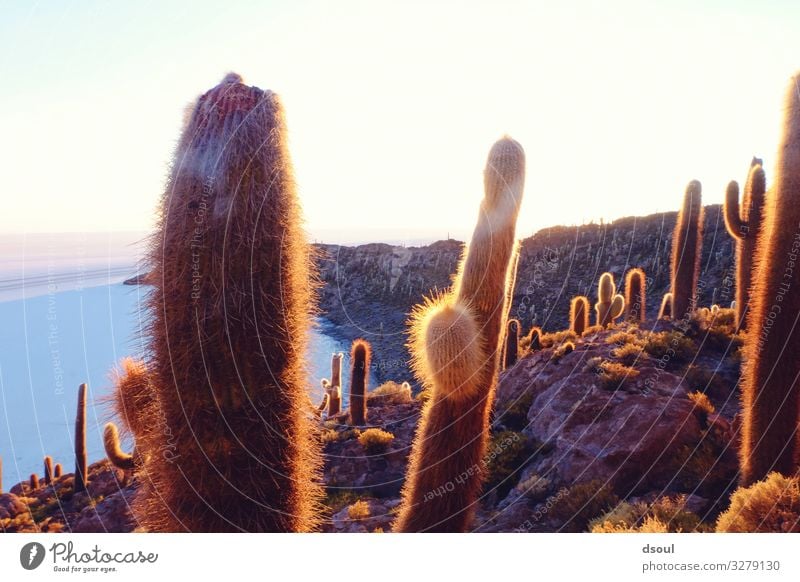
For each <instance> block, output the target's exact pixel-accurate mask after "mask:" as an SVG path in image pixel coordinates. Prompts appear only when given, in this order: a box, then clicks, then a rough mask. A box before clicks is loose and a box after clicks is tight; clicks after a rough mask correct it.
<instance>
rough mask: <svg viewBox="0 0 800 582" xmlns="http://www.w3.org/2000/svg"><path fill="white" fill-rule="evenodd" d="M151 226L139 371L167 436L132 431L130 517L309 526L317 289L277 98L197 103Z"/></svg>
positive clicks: (226, 86)
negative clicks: (145, 353) (136, 474)
mask: <svg viewBox="0 0 800 582" xmlns="http://www.w3.org/2000/svg"><path fill="white" fill-rule="evenodd" d="M159 216H160V219H159V224H158V225H157V231H156V235H155V236H154V237H153V241H152V250H151V253H150V262H151V264H152V270H151V277H150V278H151V281H152V282H153V292H152V294H151V296H150V298H149V309H150V313H151V316H152V323H151V328H150V338H149V346H148V347H149V352H150V353H151V354H152V356H151V361H149V362H148V375H149V376H150V380H151V384H152V386H153V393H154V399H155V402H156V403H157V407H158V409H159V411H160V412H159V413H158V414H157V422H160V423H161V425H162V426H156V427H155V428H154V429H152V430H146V431H144V433H143V435H141V436H142V437H143V438H140V435H139V434H135V438H136V443H137V450H139V449H141V451H140V454H141V457H142V459H143V463H144V466H143V473H144V474H146V475H147V476H148V479H147V480H144V481H145V482H144V483H143V484H142V486H141V487H140V489H139V491H138V492H137V496H136V500H135V502H134V507H133V509H134V514H135V517H136V519H137V521H138V522H139V523H140V524H141V525H142V527H143V528H144V529H147V530H150V531H161V532H164V531H196V532H238V531H252V532H288V531H308V530H311V529H314V528H315V527H316V525H317V523H318V519H319V518H318V515H319V511H318V507H319V501H320V499H321V494H322V492H321V488H320V487H319V485H318V481H319V479H318V475H319V467H320V462H321V461H320V460H321V454H320V443H319V440H318V439H317V438H316V435H315V433H314V429H313V427H312V424H311V416H310V415H309V414H308V396H307V394H306V386H305V373H304V365H303V359H304V357H305V354H306V344H307V340H308V334H309V330H310V325H311V316H310V311H311V310H312V308H313V285H312V281H311V277H310V276H309V264H308V262H309V247H308V244H307V242H306V240H305V236H304V234H303V230H302V226H301V217H300V208H299V203H298V200H297V195H296V193H295V183H294V177H293V171H292V164H291V160H290V156H289V152H288V147H287V135H286V124H285V119H284V113H283V106H282V104H281V101H280V99H279V98H278V96H277V95H275V94H274V93H272V92H271V91H263V90H261V89H259V88H257V87H250V86H247V85H245V84H244V83H243V82H242V79H241V77H239V76H238V75H236V74H230V75H228V76H226V77H225V79H223V81H222V82H221V83H220V84H219V85H217V86H216V87H214V88H212V89H211V90H210V91H208V92H206V93H205V94H203V95H202V96H200V97H199V98H198V100H197V102H196V103H195V105H194V108H193V109H192V111H191V112H190V114H189V115H188V116H187V118H186V123H185V127H184V130H183V133H182V135H181V138H180V140H179V142H178V146H177V150H176V152H175V161H174V164H173V166H172V169H171V174H170V176H169V180H168V184H167V188H166V190H165V193H164V195H163V197H162V201H161V209H160V212H159ZM198 322H202V324H198ZM165 447H167V448H166V449H165ZM167 452H169V454H166V453H167Z"/></svg>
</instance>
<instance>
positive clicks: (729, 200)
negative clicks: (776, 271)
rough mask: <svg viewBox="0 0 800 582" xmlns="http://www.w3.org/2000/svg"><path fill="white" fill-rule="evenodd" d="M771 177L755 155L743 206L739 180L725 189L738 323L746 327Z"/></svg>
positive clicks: (739, 327)
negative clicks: (734, 265) (733, 256)
mask: <svg viewBox="0 0 800 582" xmlns="http://www.w3.org/2000/svg"><path fill="white" fill-rule="evenodd" d="M766 189H767V180H766V177H765V176H764V169H763V168H762V167H761V163H760V160H758V159H756V158H753V161H752V163H751V164H750V171H749V174H748V176H747V184H746V185H745V188H744V197H743V198H742V206H741V208H740V207H739V184H737V183H736V182H731V183H730V184H728V189H727V191H726V193H725V226H726V228H727V229H728V233H729V234H730V235H731V236H732V237H733V238H734V239H735V240H736V304H737V305H738V306H739V307H738V308H737V309H736V326H737V329H745V326H746V315H747V307H748V305H749V304H750V286H751V281H752V279H753V268H754V265H753V257H754V256H755V252H756V237H757V236H758V232H759V230H760V229H761V217H762V213H763V207H764V200H765V196H764V194H765V192H766Z"/></svg>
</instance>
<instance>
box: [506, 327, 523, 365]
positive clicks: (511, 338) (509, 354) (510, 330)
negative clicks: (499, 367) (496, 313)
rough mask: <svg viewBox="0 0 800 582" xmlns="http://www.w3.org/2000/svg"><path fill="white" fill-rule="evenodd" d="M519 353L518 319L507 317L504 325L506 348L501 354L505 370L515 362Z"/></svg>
mask: <svg viewBox="0 0 800 582" xmlns="http://www.w3.org/2000/svg"><path fill="white" fill-rule="evenodd" d="M518 355H519V321H517V320H516V319H509V320H508V325H507V326H506V349H505V353H504V354H503V369H505V370H507V369H508V368H510V367H511V366H513V365H514V364H516V363H517V357H518Z"/></svg>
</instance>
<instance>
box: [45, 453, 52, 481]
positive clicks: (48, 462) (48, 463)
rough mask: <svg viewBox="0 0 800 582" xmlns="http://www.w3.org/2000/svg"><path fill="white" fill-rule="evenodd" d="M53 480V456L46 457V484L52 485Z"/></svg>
mask: <svg viewBox="0 0 800 582" xmlns="http://www.w3.org/2000/svg"><path fill="white" fill-rule="evenodd" d="M52 482H53V457H51V456H49V455H48V456H46V457H45V458H44V484H45V485H50V483H52Z"/></svg>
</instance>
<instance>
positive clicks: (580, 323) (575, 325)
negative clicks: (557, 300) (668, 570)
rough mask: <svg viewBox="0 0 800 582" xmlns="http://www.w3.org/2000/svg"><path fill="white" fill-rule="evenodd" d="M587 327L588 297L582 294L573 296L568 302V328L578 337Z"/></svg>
mask: <svg viewBox="0 0 800 582" xmlns="http://www.w3.org/2000/svg"><path fill="white" fill-rule="evenodd" d="M588 327H589V298H588V297H584V296H583V295H578V296H577V297H573V298H572V301H570V303H569V328H570V330H572V331H573V332H574V333H575V335H577V336H578V337H580V336H582V335H583V332H584V331H586V329H587V328H588Z"/></svg>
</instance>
